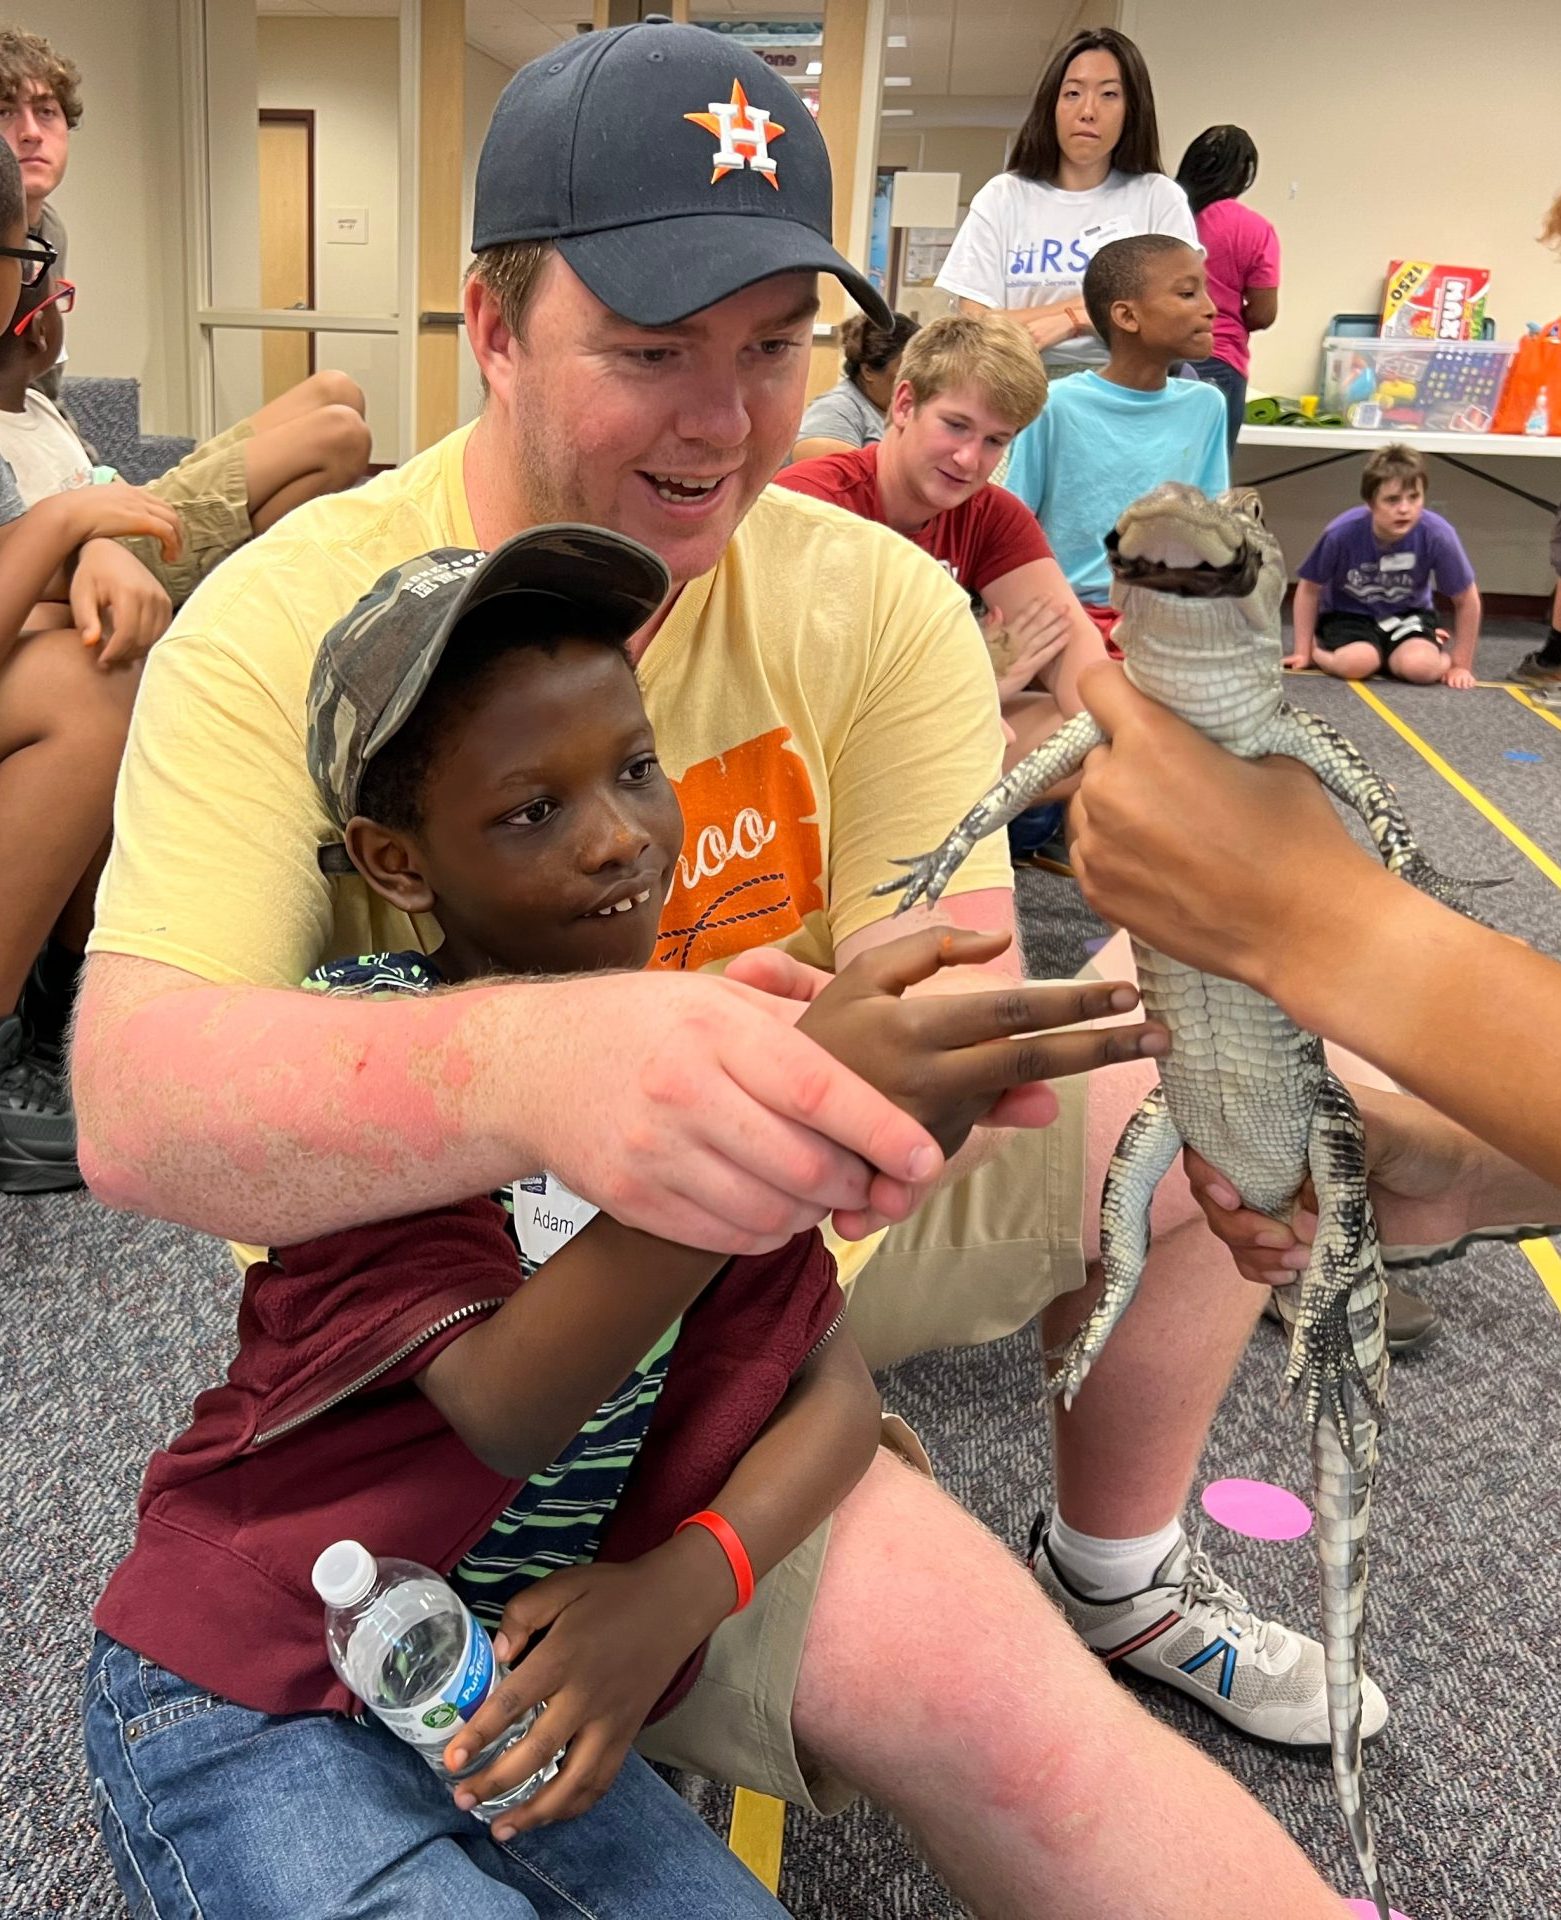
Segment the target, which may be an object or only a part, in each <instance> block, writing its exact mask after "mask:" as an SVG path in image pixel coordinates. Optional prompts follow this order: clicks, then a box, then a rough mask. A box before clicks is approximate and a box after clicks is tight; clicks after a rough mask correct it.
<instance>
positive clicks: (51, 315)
mask: <svg viewBox="0 0 1561 1920" xmlns="http://www.w3.org/2000/svg"><path fill="white" fill-rule="evenodd" d="M35 291H36V289H29V298H31V297H32V294H33V293H34V292H35ZM57 291H58V283H57V282H56V280H55V278H54V276H53V275H52V274H51V275H50V276H49V279H48V282H47V284H46V285H45V286H44V288H43V290H42V300H43V302H45V303H46V304H40V305H39V306H37V307H36V308H35V310H34V312H33V315H32V318H31V319H30V320H29V321H28V323H27V328H26V331H25V332H24V333H23V334H22V335H21V338H20V339H19V340H15V342H14V344H15V345H17V346H19V347H20V348H21V350H22V352H23V354H24V355H25V357H26V360H27V364H28V365H29V366H36V367H37V368H38V369H39V370H40V371H41V372H44V373H47V371H48V370H49V368H50V367H52V366H54V365H55V364H56V362H57V361H58V360H59V357H60V348H61V347H62V346H63V345H64V344H65V322H64V321H63V320H62V319H61V318H60V308H59V302H58V300H56V299H54V298H52V296H53V295H54V294H55V293H56V292H57ZM12 318H13V324H14V319H15V316H14V314H13V316H12ZM12 343H13V342H12V341H11V340H8V341H7V343H6V344H7V346H10V345H11V344H12Z"/></svg>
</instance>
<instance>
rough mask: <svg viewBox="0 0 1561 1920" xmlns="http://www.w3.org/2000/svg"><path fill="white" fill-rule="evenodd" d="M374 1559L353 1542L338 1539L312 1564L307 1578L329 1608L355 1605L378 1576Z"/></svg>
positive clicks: (366, 1550) (365, 1548)
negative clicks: (311, 1581) (312, 1566)
mask: <svg viewBox="0 0 1561 1920" xmlns="http://www.w3.org/2000/svg"><path fill="white" fill-rule="evenodd" d="M378 1574H379V1567H378V1565H377V1563H376V1562H375V1559H374V1556H373V1554H372V1553H370V1552H369V1550H368V1548H367V1547H365V1546H360V1545H359V1543H358V1542H357V1541H356V1540H338V1541H337V1542H336V1544H335V1546H333V1547H327V1548H326V1549H325V1551H324V1553H322V1554H321V1555H320V1557H319V1559H318V1560H316V1561H315V1563H314V1572H313V1573H312V1574H311V1575H310V1578H311V1579H312V1580H313V1581H314V1590H315V1592H316V1593H317V1594H318V1595H319V1596H320V1598H321V1599H322V1600H323V1601H324V1602H325V1604H326V1605H327V1606H328V1607H351V1606H356V1604H357V1603H358V1601H360V1600H361V1599H362V1598H363V1596H364V1594H366V1593H367V1592H368V1590H369V1589H370V1587H372V1586H373V1584H374V1582H375V1579H376V1578H377V1577H378Z"/></svg>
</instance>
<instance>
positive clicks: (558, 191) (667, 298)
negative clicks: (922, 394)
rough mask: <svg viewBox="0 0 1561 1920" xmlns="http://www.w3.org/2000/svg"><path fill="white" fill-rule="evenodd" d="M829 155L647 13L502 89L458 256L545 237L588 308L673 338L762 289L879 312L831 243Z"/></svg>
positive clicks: (725, 47)
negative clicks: (805, 282)
mask: <svg viewBox="0 0 1561 1920" xmlns="http://www.w3.org/2000/svg"><path fill="white" fill-rule="evenodd" d="M832 211H833V196H832V192H831V183H830V170H829V154H828V152H827V150H826V148H825V146H824V136H823V135H822V134H821V133H820V132H819V130H818V128H817V126H815V125H814V122H813V116H812V114H811V113H809V111H808V109H807V106H806V103H805V102H804V101H803V100H802V99H801V98H800V97H799V96H798V95H797V94H796V93H794V92H793V91H792V89H791V88H790V87H788V86H787V85H786V83H785V81H784V80H782V79H780V78H779V77H778V76H777V75H776V74H774V73H773V72H771V70H770V69H769V68H768V67H767V66H766V65H765V64H764V62H763V61H762V60H761V59H760V58H759V56H758V55H757V54H756V53H753V52H750V51H749V49H748V48H746V47H742V46H737V45H734V44H733V42H732V41H731V40H730V39H728V38H727V37H726V36H725V35H723V34H718V33H713V32H711V31H710V29H709V28H707V27H692V26H674V25H672V23H671V22H670V21H666V20H663V19H661V18H660V17H659V16H652V17H651V18H650V19H647V20H642V21H638V22H636V23H635V24H633V25H631V26H627V27H614V28H612V29H610V30H609V31H607V32H604V33H587V34H581V35H580V36H579V38H578V39H575V40H572V41H570V42H569V43H568V45H566V46H562V47H558V48H556V49H555V50H554V51H553V52H552V53H548V54H544V55H543V56H542V57H541V59H539V60H533V61H532V62H531V64H530V65H529V66H525V67H522V68H521V70H520V72H519V73H517V74H516V75H515V78H514V79H513V80H512V81H511V82H510V83H509V85H508V86H507V87H506V88H505V89H504V92H503V94H502V95H501V97H500V99H499V104H498V106H497V107H496V108H495V109H494V114H493V120H492V122H491V124H490V125H489V128H488V134H487V138H486V139H485V140H484V141H483V146H482V158H481V159H480V160H479V161H478V163H477V189H476V205H475V210H474V214H473V220H472V251H473V253H482V252H485V251H486V250H487V249H488V248H489V247H500V246H505V245H508V244H509V243H510V242H511V241H516V240H551V241H554V242H555V243H556V244H557V246H558V250H559V252H560V253H561V254H562V255H563V256H564V258H565V260H567V261H568V263H569V265H570V267H571V268H572V269H573V270H574V272H575V273H577V274H578V275H579V277H580V278H581V279H582V280H583V281H584V282H585V284H586V285H587V286H588V287H589V288H590V290H591V291H592V293H594V294H595V295H596V297H597V299H598V300H600V301H602V302H603V304H604V305H606V306H608V307H610V308H611V309H612V311H613V312H614V313H617V314H621V315H622V317H623V318H624V319H625V320H629V321H632V322H633V323H634V325H636V326H641V327H664V326H670V325H672V324H673V322H674V321H678V320H685V319H687V317H688V316H689V315H690V314H691V313H698V312H699V311H700V310H701V309H702V308H704V307H711V306H714V305H715V303H716V302H717V301H718V300H725V299H727V298H728V297H729V296H730V295H731V294H734V293H740V292H741V291H742V290H743V288H744V287H750V286H752V285H753V284H754V283H755V281H758V280H766V279H768V278H769V277H770V275H771V274H776V273H787V272H791V271H794V270H804V271H814V272H818V273H832V274H833V275H834V276H835V278H836V279H837V280H839V281H841V282H842V283H843V284H844V286H845V288H846V290H847V291H848V292H849V293H850V295H851V297H852V299H854V300H855V301H856V303H857V305H858V306H859V307H861V308H862V309H863V311H864V312H866V313H867V314H868V315H869V316H870V317H871V318H872V319H873V320H874V321H875V322H876V323H877V324H878V325H879V326H882V327H887V326H889V325H890V324H891V323H892V316H891V314H890V312H889V308H888V307H887V305H886V304H885V302H884V300H883V297H882V296H881V295H880V294H879V292H878V291H877V289H876V288H875V287H874V286H873V284H872V282H871V281H870V280H868V279H867V277H866V276H865V275H864V274H862V273H859V272H858V271H857V269H856V268H855V267H853V266H852V265H851V263H850V261H848V260H847V259H846V258H845V257H844V255H842V254H840V253H837V252H836V251H835V248H834V246H833V245H832V244H831V241H830V233H831V215H832Z"/></svg>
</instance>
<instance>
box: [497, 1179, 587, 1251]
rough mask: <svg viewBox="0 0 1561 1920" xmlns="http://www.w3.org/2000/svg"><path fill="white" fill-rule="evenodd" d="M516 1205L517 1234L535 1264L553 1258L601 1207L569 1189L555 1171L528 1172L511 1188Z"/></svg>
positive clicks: (521, 1246)
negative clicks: (553, 1172) (552, 1172)
mask: <svg viewBox="0 0 1561 1920" xmlns="http://www.w3.org/2000/svg"><path fill="white" fill-rule="evenodd" d="M510 1198H511V1200H512V1201H513V1202H514V1206H515V1238H516V1239H517V1240H518V1241H519V1242H520V1250H521V1252H522V1253H523V1254H524V1255H525V1256H526V1258H527V1259H528V1260H529V1261H531V1262H532V1263H533V1264H534V1265H536V1266H539V1267H540V1266H541V1264H542V1262H543V1261H544V1260H551V1259H552V1257H553V1255H554V1254H555V1253H557V1251H558V1250H559V1248H560V1247H563V1246H567V1245H568V1243H569V1242H570V1241H571V1240H572V1239H573V1238H574V1237H575V1235H576V1234H577V1233H578V1232H579V1231H580V1229H581V1228H582V1227H583V1226H585V1225H586V1224H587V1222H589V1221H591V1220H594V1219H595V1218H596V1216H597V1214H598V1213H599V1212H600V1211H601V1209H600V1208H599V1207H593V1206H592V1205H591V1203H590V1201H589V1200H582V1199H581V1198H580V1196H579V1194H577V1193H573V1192H571V1191H570V1189H569V1188H568V1187H566V1186H565V1185H564V1183H563V1181H562V1180H560V1179H559V1178H558V1177H557V1176H556V1175H555V1174H551V1173H540V1174H528V1175H527V1176H526V1178H524V1179H522V1180H517V1181H516V1182H515V1184H514V1185H513V1186H512V1187H511V1188H510Z"/></svg>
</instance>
